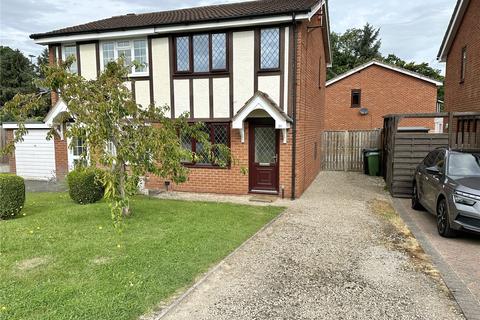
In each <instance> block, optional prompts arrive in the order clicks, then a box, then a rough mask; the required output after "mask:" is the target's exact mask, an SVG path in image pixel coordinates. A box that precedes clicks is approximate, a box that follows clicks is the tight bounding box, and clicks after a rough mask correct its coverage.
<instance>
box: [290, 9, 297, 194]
mask: <svg viewBox="0 0 480 320" xmlns="http://www.w3.org/2000/svg"><path fill="white" fill-rule="evenodd" d="M292 29H293V81H292V82H293V88H292V100H293V101H292V120H293V123H292V197H291V199H292V200H295V175H296V172H295V171H296V170H295V169H296V168H295V162H296V160H297V156H296V153H297V23H296V18H295V12H293V13H292Z"/></svg>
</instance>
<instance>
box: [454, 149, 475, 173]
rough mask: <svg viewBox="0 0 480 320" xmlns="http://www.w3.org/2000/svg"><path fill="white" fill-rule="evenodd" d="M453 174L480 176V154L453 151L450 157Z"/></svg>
mask: <svg viewBox="0 0 480 320" xmlns="http://www.w3.org/2000/svg"><path fill="white" fill-rule="evenodd" d="M448 174H449V175H451V176H480V154H473V153H452V154H451V155H450V156H449V159H448Z"/></svg>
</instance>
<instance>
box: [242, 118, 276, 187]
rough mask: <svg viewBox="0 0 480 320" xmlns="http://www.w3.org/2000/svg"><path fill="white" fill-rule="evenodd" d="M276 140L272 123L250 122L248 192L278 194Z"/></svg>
mask: <svg viewBox="0 0 480 320" xmlns="http://www.w3.org/2000/svg"><path fill="white" fill-rule="evenodd" d="M278 139H279V135H278V130H275V125H274V123H273V121H272V122H270V121H261V122H260V121H252V122H250V131H249V146H250V150H249V185H250V192H264V193H278V162H279V158H278V141H279V140H278Z"/></svg>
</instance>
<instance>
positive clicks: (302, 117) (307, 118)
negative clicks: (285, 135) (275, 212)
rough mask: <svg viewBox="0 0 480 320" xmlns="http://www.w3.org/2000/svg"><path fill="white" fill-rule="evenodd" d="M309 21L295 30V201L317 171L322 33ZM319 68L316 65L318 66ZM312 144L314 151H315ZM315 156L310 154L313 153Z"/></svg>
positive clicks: (322, 83) (322, 94) (321, 120)
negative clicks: (296, 35)
mask: <svg viewBox="0 0 480 320" xmlns="http://www.w3.org/2000/svg"><path fill="white" fill-rule="evenodd" d="M318 24H319V22H318V21H317V20H316V19H312V21H310V22H302V23H301V24H300V25H299V26H298V29H297V32H298V38H297V66H298V68H297V70H296V71H297V75H296V77H297V159H296V190H295V193H296V196H297V197H299V196H300V195H301V194H302V193H303V192H304V191H305V190H306V189H307V188H308V186H309V185H310V184H311V183H312V181H313V180H314V179H315V177H316V176H317V175H318V173H319V171H320V149H321V139H320V137H321V132H322V130H323V125H324V112H325V75H326V64H325V53H324V46H323V36H322V29H320V28H316V29H307V27H308V26H312V27H313V26H318ZM319 64H320V65H319ZM315 144H317V147H316V148H315ZM315 149H316V151H317V154H316V155H315V154H314V151H315Z"/></svg>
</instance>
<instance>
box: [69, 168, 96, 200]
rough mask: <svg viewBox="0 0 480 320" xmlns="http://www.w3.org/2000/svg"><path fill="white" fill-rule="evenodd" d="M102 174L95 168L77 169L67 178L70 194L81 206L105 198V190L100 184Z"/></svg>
mask: <svg viewBox="0 0 480 320" xmlns="http://www.w3.org/2000/svg"><path fill="white" fill-rule="evenodd" d="M101 174H102V172H101V171H100V170H98V169H93V168H86V169H84V168H81V169H75V170H73V171H72V172H70V173H69V174H68V176H67V183H68V193H69V194H70V198H72V200H73V201H75V202H77V203H79V204H86V203H94V202H97V201H99V200H100V199H102V198H103V192H104V188H103V185H102V183H101V182H100V179H99V177H100V175H101Z"/></svg>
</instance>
